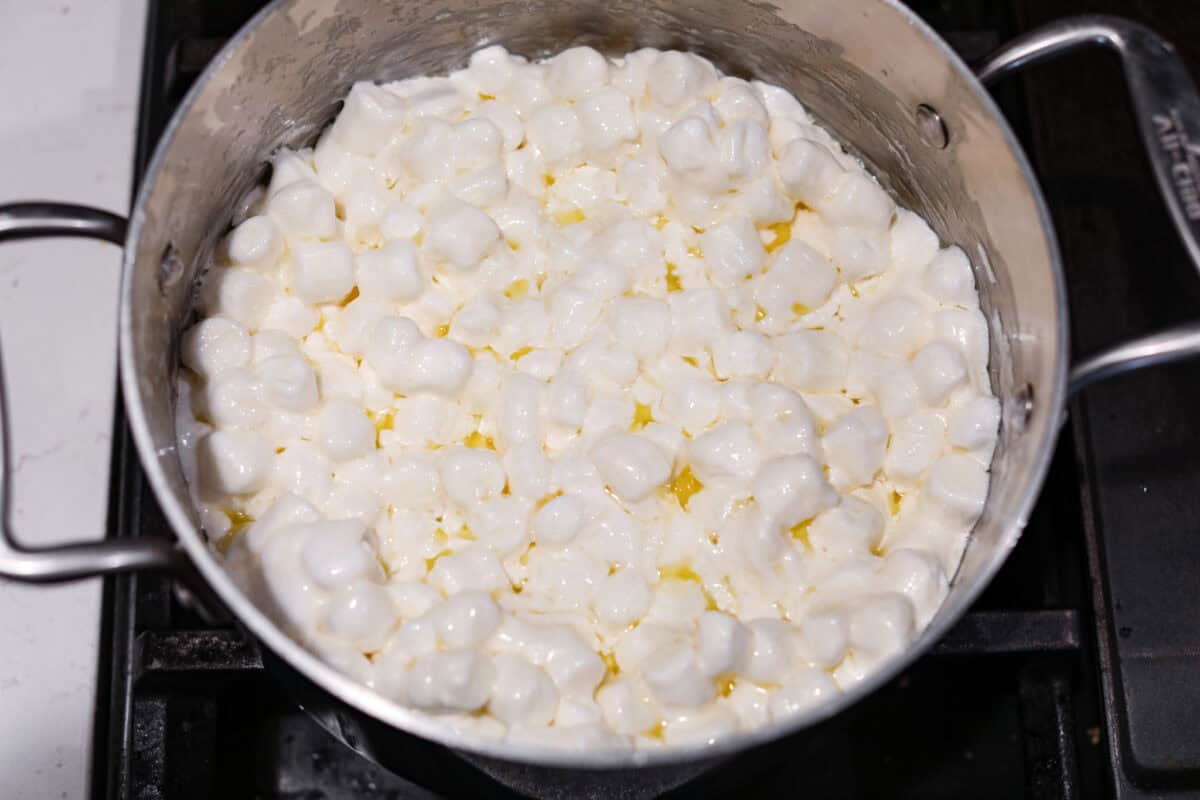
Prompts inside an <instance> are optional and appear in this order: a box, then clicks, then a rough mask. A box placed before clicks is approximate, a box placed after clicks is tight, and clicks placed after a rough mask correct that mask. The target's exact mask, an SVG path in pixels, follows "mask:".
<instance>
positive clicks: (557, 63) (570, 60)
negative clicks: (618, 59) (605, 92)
mask: <svg viewBox="0 0 1200 800" xmlns="http://www.w3.org/2000/svg"><path fill="white" fill-rule="evenodd" d="M549 64H550V70H549V72H548V74H547V75H546V83H547V84H548V85H549V86H550V89H551V91H553V92H554V93H555V94H556V95H558V96H559V97H565V98H566V99H568V100H579V99H580V98H582V97H583V96H584V95H586V94H588V93H589V92H591V91H593V90H594V89H598V88H600V87H601V86H604V85H605V84H607V83H608V59H606V58H605V57H604V56H602V55H600V54H599V53H597V52H596V51H595V50H593V49H592V48H590V47H569V48H567V49H566V50H563V51H562V52H561V53H559V54H558V55H556V56H554V57H553V58H551V59H550V62H549Z"/></svg>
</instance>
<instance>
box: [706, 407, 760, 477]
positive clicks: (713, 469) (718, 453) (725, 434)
mask: <svg viewBox="0 0 1200 800" xmlns="http://www.w3.org/2000/svg"><path fill="white" fill-rule="evenodd" d="M760 457H761V453H760V448H759V445H758V442H757V441H755V437H754V432H753V431H752V430H751V429H750V426H749V425H747V424H746V423H745V422H742V421H740V420H734V421H731V422H725V423H722V424H721V425H718V426H717V427H715V428H713V429H712V430H710V431H708V432H707V433H705V434H704V435H703V436H698V437H696V438H695V439H693V440H692V442H691V444H690V445H689V446H688V458H689V460H690V461H691V464H692V467H693V468H694V470H695V472H696V474H698V475H700V476H701V477H702V478H703V479H706V480H707V479H713V478H720V477H733V478H741V479H743V480H749V479H750V478H751V477H752V476H753V475H754V473H755V472H757V471H758V464H759V459H760Z"/></svg>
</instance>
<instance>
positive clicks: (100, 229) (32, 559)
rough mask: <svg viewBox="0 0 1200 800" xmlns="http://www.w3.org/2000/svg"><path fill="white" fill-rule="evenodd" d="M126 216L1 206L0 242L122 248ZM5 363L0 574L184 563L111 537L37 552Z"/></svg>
mask: <svg viewBox="0 0 1200 800" xmlns="http://www.w3.org/2000/svg"><path fill="white" fill-rule="evenodd" d="M126 226H127V223H126V220H125V218H124V217H119V216H117V215H116V214H110V213H109V212H107V211H101V210H99V209H95V208H88V207H86V206H74V205H64V204H60V203H16V204H13V205H3V206H0V242H4V241H8V240H15V239H32V238H37V237H43V236H80V237H84V238H88V239H103V240H104V241H108V242H112V243H113V244H116V245H120V244H121V243H122V242H124V240H125V229H126ZM3 373H4V365H3V361H2V359H0V576H3V577H6V578H12V579H14V580H19V581H28V582H30V583H54V582H58V581H69V580H74V579H76V578H87V577H91V576H94V575H107V574H109V573H112V572H124V571H126V570H133V569H147V568H167V567H174V566H177V565H178V564H180V563H181V561H182V559H181V558H180V555H179V552H178V550H177V549H176V548H175V546H174V545H173V544H172V543H171V542H168V541H166V540H163V539H137V540H131V539H108V540H105V541H99V542H77V543H71V544H62V545H55V546H53V547H46V548H38V549H33V548H29V547H25V546H23V545H21V543H20V542H18V541H17V540H16V537H15V536H14V535H13V531H12V516H11V514H10V511H11V505H10V503H9V500H10V493H11V490H12V486H11V481H10V480H9V476H10V475H11V474H12V463H11V458H12V456H11V453H10V452H9V441H10V439H9V422H8V405H7V402H6V398H5V387H4V377H3Z"/></svg>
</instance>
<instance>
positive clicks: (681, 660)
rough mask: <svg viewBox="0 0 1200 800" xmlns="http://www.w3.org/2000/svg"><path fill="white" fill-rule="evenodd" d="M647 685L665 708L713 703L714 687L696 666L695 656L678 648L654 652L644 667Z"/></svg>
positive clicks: (684, 649) (677, 646) (670, 647)
mask: <svg viewBox="0 0 1200 800" xmlns="http://www.w3.org/2000/svg"><path fill="white" fill-rule="evenodd" d="M642 670H643V674H644V675H645V677H646V683H647V684H649V686H650V689H651V690H652V691H653V692H654V696H655V697H657V698H658V700H659V701H660V702H662V703H664V704H666V705H671V706H680V707H682V708H697V707H699V706H702V705H704V704H705V703H707V702H709V701H710V700H712V698H713V695H714V694H715V693H716V687H715V686H714V685H713V682H712V681H711V680H709V679H708V678H707V677H706V676H705V675H704V674H703V673H702V672H701V671H700V667H699V665H698V664H697V663H696V654H695V653H693V652H692V651H691V650H690V649H688V648H685V647H681V646H679V645H674V646H668V647H666V648H663V649H660V650H657V651H655V652H654V653H653V654H651V656H650V657H649V658H648V659H647V660H646V664H644V665H643V668H642Z"/></svg>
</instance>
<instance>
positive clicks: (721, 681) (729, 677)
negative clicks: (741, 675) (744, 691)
mask: <svg viewBox="0 0 1200 800" xmlns="http://www.w3.org/2000/svg"><path fill="white" fill-rule="evenodd" d="M714 680H715V681H716V683H717V694H719V695H721V697H729V695H731V694H733V687H734V686H736V685H737V675H736V674H734V673H732V672H722V673H721V674H720V675H718V676H717V677H716V678H715V679H714Z"/></svg>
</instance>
